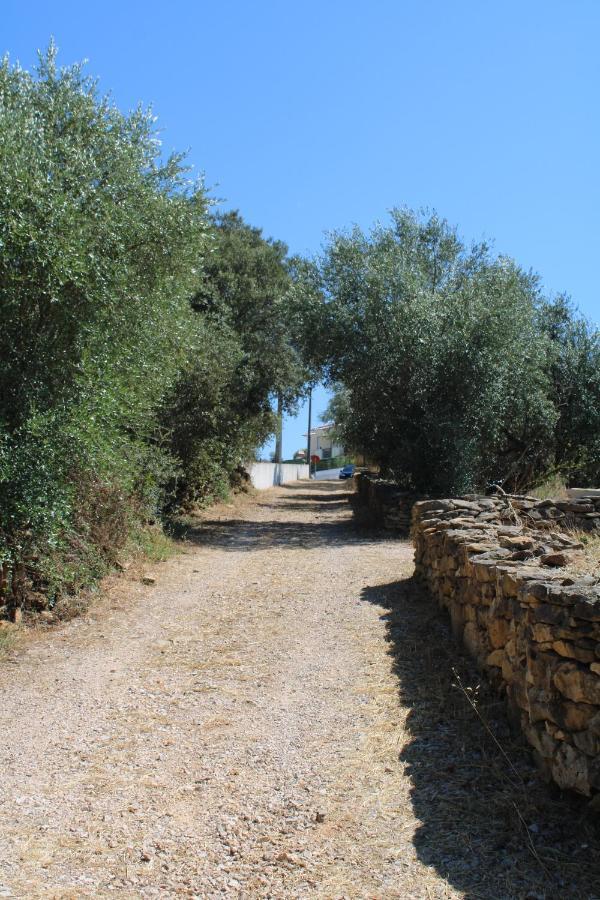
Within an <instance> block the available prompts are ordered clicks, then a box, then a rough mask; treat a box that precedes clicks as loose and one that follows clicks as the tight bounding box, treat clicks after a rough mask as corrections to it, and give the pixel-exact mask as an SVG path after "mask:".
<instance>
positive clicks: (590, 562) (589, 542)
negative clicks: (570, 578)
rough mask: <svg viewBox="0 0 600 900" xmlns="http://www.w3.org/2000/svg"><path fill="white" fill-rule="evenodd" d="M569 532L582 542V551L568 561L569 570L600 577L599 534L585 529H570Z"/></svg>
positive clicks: (578, 573)
mask: <svg viewBox="0 0 600 900" xmlns="http://www.w3.org/2000/svg"><path fill="white" fill-rule="evenodd" d="M569 534H570V536H571V537H574V538H575V539H576V540H578V541H580V542H581V543H582V544H583V551H582V553H581V554H580V555H579V556H578V557H576V558H575V559H574V560H573V561H572V562H571V563H569V566H568V569H569V571H570V572H573V573H575V574H577V575H594V576H595V577H596V578H600V534H597V533H595V534H590V533H589V532H585V531H572V532H570V533H569Z"/></svg>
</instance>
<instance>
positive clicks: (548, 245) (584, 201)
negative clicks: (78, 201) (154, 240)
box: [0, 0, 600, 455]
mask: <svg viewBox="0 0 600 900" xmlns="http://www.w3.org/2000/svg"><path fill="white" fill-rule="evenodd" d="M50 35H54V37H55V39H56V41H57V43H58V45H59V48H60V50H61V55H60V59H61V61H62V62H63V63H65V64H66V63H70V62H73V61H75V60H80V59H82V58H87V59H89V62H90V64H89V71H90V72H91V73H92V74H94V75H97V76H98V77H99V79H100V83H101V87H102V88H103V89H106V90H110V91H111V92H112V93H113V95H114V97H115V99H116V101H117V102H118V104H119V105H120V106H121V107H122V108H130V107H132V106H134V105H135V104H137V103H138V101H143V102H145V103H148V104H151V105H152V106H153V107H154V110H155V112H156V114H157V115H158V116H159V122H160V124H161V126H162V128H163V130H164V132H163V139H164V143H165V147H166V148H167V149H170V148H176V149H184V148H189V149H190V159H191V161H192V162H193V163H194V165H195V167H196V168H197V170H199V171H204V172H205V174H206V181H207V184H208V185H209V186H212V187H213V189H214V193H215V194H216V195H217V196H219V197H221V198H224V200H225V205H226V206H230V207H235V208H238V209H240V211H241V212H242V214H243V215H244V217H245V218H246V219H247V220H248V221H250V222H251V223H253V224H256V225H259V226H262V227H263V229H264V231H265V234H266V235H272V236H274V237H277V238H280V239H282V240H285V241H286V242H287V243H288V244H289V246H290V248H291V249H292V250H293V251H294V252H305V253H313V252H315V251H317V250H318V249H319V247H320V245H321V242H322V239H323V233H324V231H326V230H328V229H334V228H340V227H344V226H347V225H350V224H352V223H354V222H357V223H359V224H360V225H363V226H365V227H367V226H368V225H370V224H371V223H372V222H373V221H374V220H376V219H381V218H385V214H386V210H387V209H389V208H390V207H391V206H394V205H405V204H406V205H409V206H413V207H420V206H429V207H435V208H436V209H437V210H438V212H439V213H440V214H442V215H444V216H445V217H446V218H448V219H449V220H450V221H451V222H453V223H455V224H457V225H458V226H459V228H460V230H461V232H462V233H463V235H464V236H465V237H466V238H468V239H471V238H481V237H487V238H493V239H494V240H495V245H496V247H497V249H498V250H500V251H502V252H504V253H508V254H510V255H511V256H514V257H515V258H516V259H517V260H518V261H519V262H520V263H521V264H522V265H524V266H525V267H527V268H529V267H531V268H533V269H535V270H536V271H538V272H539V273H540V274H541V275H542V277H543V281H544V284H545V286H546V288H547V290H548V291H562V290H566V291H567V292H569V293H570V294H571V295H572V297H573V299H574V300H575V302H576V303H577V304H578V305H579V307H580V309H581V310H582V311H583V312H585V314H586V315H588V316H589V317H590V318H592V319H594V320H596V321H598V320H600V299H599V291H598V286H597V282H598V261H597V259H598V247H599V246H600V241H599V238H600V218H599V211H600V180H599V178H598V168H599V165H600V118H599V112H600V110H599V97H600V53H599V51H598V48H599V46H600V3H599V2H598V0H571V2H566V0H560V2H557V0H526V2H523V0H520V2H515V0H503V2H501V3H499V2H498V3H491V2H482V0H468V2H467V0H452V2H449V0H429V2H427V0H411V2H404V0H373V2H371V3H366V2H364V0H360V2H359V0H327V2H323V0H320V2H317V0H302V2H300V0H296V2H291V0H288V2H282V0H278V2H275V0H254V2H248V0H219V2H217V0H213V2H210V3H209V2H203V0H185V2H177V0H173V2H171V3H170V4H167V3H163V2H161V3H158V2H154V0H144V2H140V0H120V2H115V0H104V2H102V3H87V4H86V3H81V2H80V0H78V2H67V0H62V2H61V0H53V2H52V3H48V2H47V0H44V2H41V0H33V2H31V0H30V2H27V0H18V2H17V0H3V2H2V15H1V21H0V47H1V49H2V50H4V51H8V52H9V53H10V55H11V57H12V59H13V60H17V59H18V60H20V62H21V63H22V64H23V65H24V66H25V67H30V66H31V65H32V63H33V61H34V59H35V51H36V49H37V48H38V47H44V46H46V44H47V43H48V39H49V37H50ZM320 394H321V395H320V396H319V397H318V398H317V402H316V404H315V405H316V412H317V413H319V411H320V410H321V409H322V407H323V404H324V402H325V395H324V392H320ZM304 424H305V423H304V417H302V420H301V421H300V422H296V423H294V422H291V423H287V425H286V435H285V442H284V452H285V454H286V455H289V454H291V453H292V452H293V451H294V450H295V449H296V448H297V447H299V446H301V445H302V443H303V438H302V437H301V433H302V430H303V428H302V426H303V425H304ZM304 430H305V428H304Z"/></svg>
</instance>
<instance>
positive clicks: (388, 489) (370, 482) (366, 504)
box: [350, 472, 420, 536]
mask: <svg viewBox="0 0 600 900" xmlns="http://www.w3.org/2000/svg"><path fill="white" fill-rule="evenodd" d="M418 499H420V498H419V497H418V496H417V495H416V494H415V493H412V492H410V491H403V490H401V489H400V488H399V487H398V485H397V484H395V483H394V482H393V481H386V480H385V479H383V478H377V477H376V476H374V475H370V474H368V473H366V472H359V473H358V474H357V475H355V476H354V494H352V495H351V497H350V502H351V504H352V508H353V510H354V515H355V516H356V517H357V519H358V520H359V521H361V522H364V523H368V524H370V525H374V526H376V527H378V528H386V529H388V530H390V531H398V532H399V533H400V534H402V535H406V536H408V534H409V533H410V527H411V520H412V509H413V506H414V504H415V502H416V501H417V500H418Z"/></svg>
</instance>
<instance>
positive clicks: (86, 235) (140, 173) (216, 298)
mask: <svg viewBox="0 0 600 900" xmlns="http://www.w3.org/2000/svg"><path fill="white" fill-rule="evenodd" d="M290 272H291V266H290V263H289V261H288V259H287V248H286V247H285V245H284V244H282V243H280V242H277V241H271V240H266V239H265V238H263V237H262V234H261V232H260V230H258V229H256V228H252V227H250V226H249V225H247V224H246V223H245V222H244V221H243V220H242V219H241V217H240V216H239V215H238V214H237V213H229V214H223V215H218V214H215V213H214V212H213V209H212V206H211V203H210V199H209V198H208V196H207V194H206V191H205V189H204V187H203V185H202V182H199V181H193V180H190V178H189V172H188V170H187V168H186V164H185V159H184V158H183V157H182V156H180V155H172V156H170V157H168V158H166V157H165V156H164V155H163V154H162V151H161V144H160V140H159V139H158V133H157V131H156V124H155V117H154V116H153V115H152V113H151V111H150V110H146V109H143V108H138V109H136V110H135V111H134V112H132V113H130V114H127V115H125V114H123V113H122V112H120V111H119V110H118V109H117V108H116V106H115V105H114V103H113V102H112V100H111V99H110V98H108V97H103V96H101V95H100V94H99V93H98V90H97V86H96V84H95V82H94V81H93V80H92V79H90V78H88V77H87V76H86V74H85V73H84V71H83V70H82V68H81V66H72V67H68V68H59V67H58V66H57V62H56V49H55V48H54V46H51V47H50V49H49V50H48V52H47V53H46V54H45V55H43V56H41V58H40V61H39V66H38V69H37V71H35V72H34V73H31V74H30V73H29V72H26V71H24V70H22V69H21V68H19V67H18V66H13V65H11V64H10V62H9V60H8V59H4V61H3V62H2V64H1V66H0V358H1V359H2V366H1V367H0V564H1V565H2V566H3V571H4V577H3V579H2V583H0V593H3V594H4V601H5V605H6V606H7V607H8V612H9V613H10V612H12V610H13V609H14V607H15V606H18V605H20V604H21V603H22V601H23V600H24V598H27V603H28V604H29V605H30V606H32V607H34V608H36V607H37V608H45V607H46V606H47V605H50V607H52V606H54V605H55V604H56V603H57V602H58V600H59V599H60V598H61V597H62V596H64V595H65V594H72V593H75V592H77V591H78V590H79V589H80V588H81V587H83V586H85V585H86V584H89V583H90V582H93V581H94V580H95V579H97V578H98V577H99V576H101V575H102V574H103V573H104V572H106V571H107V569H108V568H109V567H111V566H112V565H114V564H115V563H116V562H117V561H118V560H119V559H120V557H121V556H122V555H123V554H126V553H127V552H129V550H130V549H131V547H132V546H137V547H139V546H144V545H149V546H150V545H151V546H152V548H154V549H155V548H156V546H157V541H156V535H155V534H153V533H152V529H153V527H155V523H157V522H160V521H161V519H162V518H163V517H164V516H165V514H167V513H168V512H169V511H171V510H173V509H174V508H175V507H176V506H177V505H181V504H186V503H187V504H189V503H192V502H193V503H196V504H205V503H208V502H210V501H211V500H213V499H214V498H216V497H221V496H223V495H225V494H226V492H227V491H228V490H229V488H230V486H231V485H232V483H234V482H235V481H236V479H238V480H239V479H240V478H241V471H242V470H241V467H242V464H243V463H244V461H246V460H247V459H248V457H250V456H251V455H252V453H253V451H254V449H255V448H256V447H257V446H259V445H260V444H262V443H263V441H264V440H265V439H266V437H267V436H268V435H269V433H270V432H272V431H273V429H274V416H273V413H272V411H271V399H272V398H273V397H274V396H275V395H276V394H277V395H279V396H281V397H282V403H283V407H284V409H290V408H292V407H293V405H294V403H295V401H296V399H297V397H298V396H299V394H300V392H301V390H302V385H303V382H304V373H303V368H302V364H301V361H300V358H299V355H298V352H297V351H296V350H295V349H294V346H293V342H292V336H291V333H290V329H289V327H288V324H287V322H288V316H287V314H286V310H285V297H286V294H287V292H288V289H289V285H290V279H291V275H290ZM163 549H164V548H163ZM0 605H2V599H1V598H0Z"/></svg>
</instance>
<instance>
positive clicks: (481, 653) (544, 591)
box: [413, 496, 600, 796]
mask: <svg viewBox="0 0 600 900" xmlns="http://www.w3.org/2000/svg"><path fill="white" fill-rule="evenodd" d="M519 501H522V502H519ZM559 504H560V505H559ZM574 505H577V507H578V508H577V509H576V510H574V509H573V506H574ZM590 507H591V509H590ZM597 508H598V507H597V506H596V501H595V500H594V499H592V500H587V501H586V500H585V498H584V499H583V500H582V501H581V502H580V503H579V502H578V503H577V504H574V503H573V502H572V501H569V505H568V504H567V501H565V502H564V503H563V501H536V500H535V498H510V502H509V499H508V498H507V499H504V498H489V497H475V496H472V497H468V498H461V499H458V500H428V501H422V502H417V503H416V504H415V506H414V510H413V538H414V542H415V565H416V575H417V577H418V578H420V579H422V580H423V581H424V582H425V584H426V585H427V587H428V589H429V591H430V592H431V593H432V594H433V595H434V596H435V597H436V598H437V600H438V602H439V603H440V605H441V606H443V607H445V608H446V609H447V610H448V612H449V614H450V617H451V621H452V626H453V630H454V632H455V634H456V636H457V637H458V638H459V639H460V640H462V641H463V643H464V645H465V646H466V648H467V649H468V651H469V652H470V653H471V654H472V655H473V656H474V657H475V658H476V660H477V661H478V663H479V665H480V667H481V668H482V669H483V670H484V671H485V672H486V673H487V675H488V676H489V678H490V679H491V680H492V681H493V682H494V683H495V684H496V686H497V687H498V689H499V690H500V691H501V692H502V693H503V694H504V695H505V696H506V699H507V702H508V705H509V710H510V712H511V716H512V718H513V719H514V720H515V722H516V723H517V724H518V726H519V727H520V728H521V730H522V732H523V734H524V735H525V737H526V739H527V740H528V741H529V743H530V744H531V745H532V747H533V752H534V755H535V757H536V760H537V762H538V763H539V765H540V767H541V768H542V769H543V770H544V772H545V773H546V774H547V776H548V777H549V778H551V779H553V780H554V781H555V782H556V783H557V784H558V785H559V786H560V787H561V788H567V789H572V790H575V791H578V792H579V793H581V794H584V795H587V796H589V795H591V794H593V793H595V792H598V791H600V579H598V578H595V577H593V576H578V575H573V574H571V573H570V571H569V563H571V562H573V561H574V557H576V556H577V554H578V553H580V550H581V547H582V545H581V544H579V543H578V542H577V540H576V539H574V538H573V537H571V536H569V534H566V533H564V532H562V531H560V530H559V529H560V527H561V525H563V524H565V523H566V522H572V521H573V518H577V519H578V520H579V521H580V520H581V518H582V517H587V516H592V515H593V516H594V517H595V512H596V510H597ZM532 512H539V513H540V516H541V517H542V518H540V519H537V518H536V517H535V516H532V515H531V513H532ZM558 514H560V515H558ZM579 521H577V522H576V524H579ZM586 521H588V522H590V521H592V519H591V518H589V519H587V520H586ZM533 525H535V527H532V526H533ZM594 527H595V526H594Z"/></svg>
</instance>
